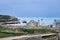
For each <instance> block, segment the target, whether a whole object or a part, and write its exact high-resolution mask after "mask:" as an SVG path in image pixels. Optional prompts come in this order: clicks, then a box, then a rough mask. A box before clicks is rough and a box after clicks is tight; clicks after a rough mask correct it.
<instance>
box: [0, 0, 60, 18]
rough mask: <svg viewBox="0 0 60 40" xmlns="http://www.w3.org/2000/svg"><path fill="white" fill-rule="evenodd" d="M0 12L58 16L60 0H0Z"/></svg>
mask: <svg viewBox="0 0 60 40" xmlns="http://www.w3.org/2000/svg"><path fill="white" fill-rule="evenodd" d="M0 14H4V15H11V16H16V17H45V18H54V17H55V18H60V0H0Z"/></svg>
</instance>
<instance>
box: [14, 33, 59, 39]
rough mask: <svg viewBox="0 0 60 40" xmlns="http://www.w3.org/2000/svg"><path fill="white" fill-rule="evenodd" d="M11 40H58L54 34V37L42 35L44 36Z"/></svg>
mask: <svg viewBox="0 0 60 40" xmlns="http://www.w3.org/2000/svg"><path fill="white" fill-rule="evenodd" d="M46 36H47V37H46ZM49 36H50V37H49ZM45 37H46V38H45ZM13 40H58V37H57V35H56V34H54V35H44V36H29V37H23V38H19V39H13Z"/></svg>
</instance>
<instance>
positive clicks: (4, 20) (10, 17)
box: [0, 15, 19, 22]
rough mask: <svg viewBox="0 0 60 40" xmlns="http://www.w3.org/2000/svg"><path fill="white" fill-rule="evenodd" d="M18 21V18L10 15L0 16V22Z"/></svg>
mask: <svg viewBox="0 0 60 40" xmlns="http://www.w3.org/2000/svg"><path fill="white" fill-rule="evenodd" d="M18 20H19V19H18V18H16V17H12V16H9V15H0V22H6V21H18Z"/></svg>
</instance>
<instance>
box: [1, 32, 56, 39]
mask: <svg viewBox="0 0 60 40" xmlns="http://www.w3.org/2000/svg"><path fill="white" fill-rule="evenodd" d="M54 34H55V33H50V34H38V35H22V36H15V37H6V38H0V40H12V39H20V38H24V37H37V36H49V35H54Z"/></svg>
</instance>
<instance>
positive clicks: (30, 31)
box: [0, 26, 56, 38]
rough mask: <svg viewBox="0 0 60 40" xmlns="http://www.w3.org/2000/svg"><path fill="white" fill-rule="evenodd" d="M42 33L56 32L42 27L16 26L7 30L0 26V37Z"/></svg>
mask: <svg viewBox="0 0 60 40" xmlns="http://www.w3.org/2000/svg"><path fill="white" fill-rule="evenodd" d="M1 32H2V33H1ZM44 33H56V31H54V30H51V29H43V28H18V29H14V30H12V29H11V30H8V29H7V28H5V27H2V26H0V38H3V37H9V36H20V35H28V34H44Z"/></svg>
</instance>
